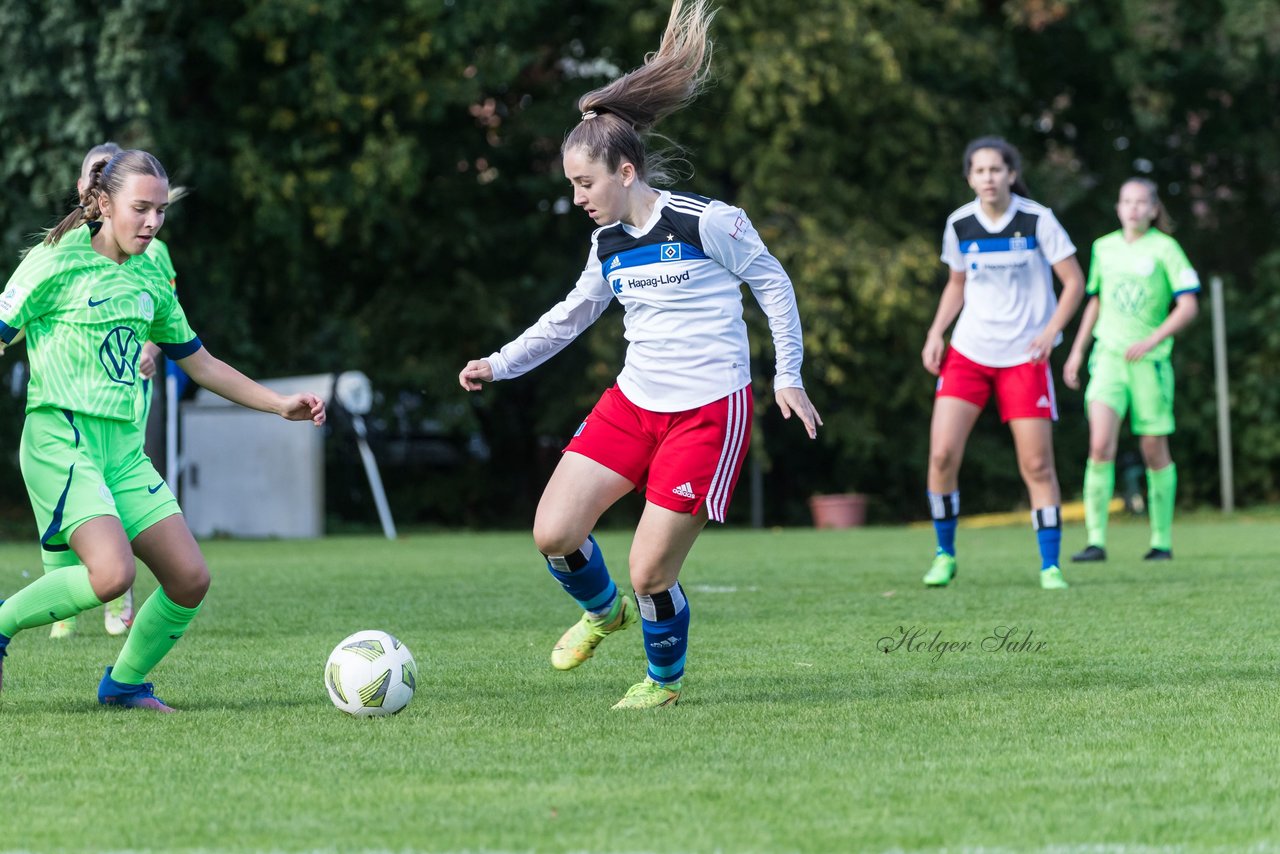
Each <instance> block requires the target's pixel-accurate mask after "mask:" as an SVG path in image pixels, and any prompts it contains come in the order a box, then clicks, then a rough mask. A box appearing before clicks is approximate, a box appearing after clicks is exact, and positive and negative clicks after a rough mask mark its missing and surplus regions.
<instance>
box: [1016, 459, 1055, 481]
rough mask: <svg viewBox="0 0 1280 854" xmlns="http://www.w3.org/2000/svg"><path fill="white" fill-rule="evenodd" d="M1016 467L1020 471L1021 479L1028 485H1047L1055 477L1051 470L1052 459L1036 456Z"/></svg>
mask: <svg viewBox="0 0 1280 854" xmlns="http://www.w3.org/2000/svg"><path fill="white" fill-rule="evenodd" d="M1018 467H1019V468H1020V469H1021V470H1022V479H1023V480H1025V481H1027V482H1028V483H1048V482H1050V481H1052V480H1053V479H1054V477H1055V476H1056V475H1055V473H1054V470H1053V458H1052V457H1049V456H1036V457H1032V458H1031V459H1028V460H1023V461H1021V462H1020V463H1019V465H1018Z"/></svg>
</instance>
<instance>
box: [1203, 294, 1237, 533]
mask: <svg viewBox="0 0 1280 854" xmlns="http://www.w3.org/2000/svg"><path fill="white" fill-rule="evenodd" d="M1209 296H1210V300H1211V301H1212V303H1213V375H1214V385H1215V386H1217V391H1218V467H1219V477H1220V479H1221V484H1222V512H1223V513H1232V512H1234V511H1235V509H1236V493H1235V485H1234V482H1233V479H1232V464H1231V409H1230V401H1229V397H1228V394H1227V318H1226V310H1225V309H1224V307H1223V298H1222V277H1221V276H1214V277H1212V278H1211V279H1209Z"/></svg>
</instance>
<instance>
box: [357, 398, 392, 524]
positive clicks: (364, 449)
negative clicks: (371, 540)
mask: <svg viewBox="0 0 1280 854" xmlns="http://www.w3.org/2000/svg"><path fill="white" fill-rule="evenodd" d="M350 414H351V423H352V425H353V426H354V427H355V428H356V444H357V445H358V446H359V448H360V460H361V461H362V462H363V463H364V473H365V475H366V476H367V477H368V478H369V489H370V491H372V492H373V504H374V506H375V507H377V508H378V520H379V521H380V522H381V523H382V534H383V536H385V537H386V538H387V539H388V540H394V539H395V538H396V523H395V522H393V521H392V519H391V505H390V504H388V503H387V493H386V490H384V489H383V488H382V475H381V474H379V473H378V462H377V460H375V459H374V458H373V450H372V449H371V448H370V447H369V439H368V436H367V434H368V431H367V430H366V429H365V426H364V416H363V415H358V414H356V413H354V412H351V413H350Z"/></svg>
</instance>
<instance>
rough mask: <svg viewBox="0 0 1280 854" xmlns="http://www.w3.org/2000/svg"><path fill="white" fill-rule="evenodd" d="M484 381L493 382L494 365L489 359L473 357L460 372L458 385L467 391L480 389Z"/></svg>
mask: <svg viewBox="0 0 1280 854" xmlns="http://www.w3.org/2000/svg"><path fill="white" fill-rule="evenodd" d="M482 382H486V383H491V382H493V366H492V365H490V364H489V360H488V359H472V360H471V361H470V362H467V366H466V367H465V368H463V369H462V370H461V371H459V372H458V385H460V386H462V387H463V388H464V389H466V390H467V391H479V390H480V389H481V385H480V383H482Z"/></svg>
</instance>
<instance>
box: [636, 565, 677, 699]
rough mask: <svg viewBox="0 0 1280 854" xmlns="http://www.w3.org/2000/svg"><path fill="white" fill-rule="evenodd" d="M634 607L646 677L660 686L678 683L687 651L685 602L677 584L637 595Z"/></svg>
mask: <svg viewBox="0 0 1280 854" xmlns="http://www.w3.org/2000/svg"><path fill="white" fill-rule="evenodd" d="M636 604H637V605H639V606H640V627H641V628H642V629H643V630H644V654H645V657H646V658H648V659H649V678H650V679H652V680H653V681H654V682H658V683H661V684H663V685H670V684H671V683H673V682H679V681H680V678H681V677H682V676H684V657H685V652H686V651H687V650H688V648H689V602H688V600H686V599H685V598H684V588H683V587H681V586H680V584H679V583H678V582H677V583H676V586H675V587H672V588H671V589H670V590H664V591H662V592H661V593H654V594H652V595H650V596H644V595H642V594H639V593H637V594H636Z"/></svg>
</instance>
